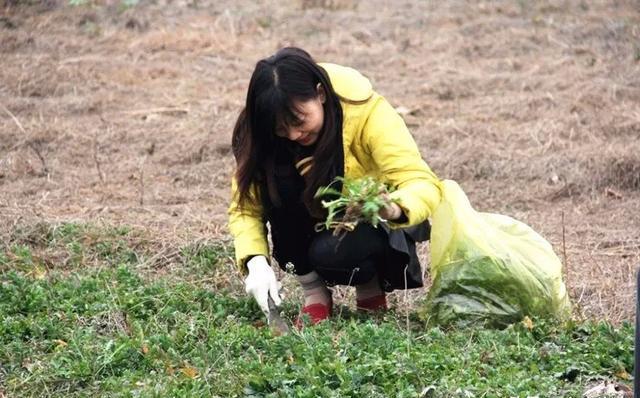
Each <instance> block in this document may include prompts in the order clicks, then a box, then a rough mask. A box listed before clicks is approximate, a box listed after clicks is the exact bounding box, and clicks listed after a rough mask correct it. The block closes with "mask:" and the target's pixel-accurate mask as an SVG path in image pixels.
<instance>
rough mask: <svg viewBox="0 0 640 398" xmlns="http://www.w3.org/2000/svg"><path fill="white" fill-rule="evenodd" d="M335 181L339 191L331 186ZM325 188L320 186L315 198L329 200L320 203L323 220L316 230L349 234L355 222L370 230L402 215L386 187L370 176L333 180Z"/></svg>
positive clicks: (335, 233) (355, 224)
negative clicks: (365, 224) (331, 230)
mask: <svg viewBox="0 0 640 398" xmlns="http://www.w3.org/2000/svg"><path fill="white" fill-rule="evenodd" d="M336 181H341V182H342V184H343V189H342V192H339V191H338V190H336V189H335V188H332V185H334V184H335V182H336ZM336 181H334V182H332V183H331V184H329V186H327V187H321V188H320V189H318V192H317V193H316V195H315V197H316V198H323V197H325V198H326V197H331V198H332V199H331V200H322V206H323V207H324V208H326V209H327V211H328V213H327V219H326V220H325V222H324V223H319V224H318V225H317V226H316V228H317V229H318V230H320V229H322V228H326V229H333V234H334V235H336V236H337V235H340V234H344V233H346V232H349V231H353V230H354V229H355V227H356V226H357V225H358V223H361V222H366V223H369V224H371V225H373V226H374V227H377V226H378V224H379V223H381V222H386V221H388V220H395V219H397V218H399V217H401V216H402V210H401V209H400V206H398V205H397V204H396V203H395V202H394V201H393V200H392V199H391V198H390V196H389V193H390V192H391V191H390V190H389V188H388V187H387V186H386V185H385V184H384V183H382V182H379V181H376V180H374V179H373V177H370V176H367V177H362V178H356V179H345V178H342V177H338V178H336Z"/></svg>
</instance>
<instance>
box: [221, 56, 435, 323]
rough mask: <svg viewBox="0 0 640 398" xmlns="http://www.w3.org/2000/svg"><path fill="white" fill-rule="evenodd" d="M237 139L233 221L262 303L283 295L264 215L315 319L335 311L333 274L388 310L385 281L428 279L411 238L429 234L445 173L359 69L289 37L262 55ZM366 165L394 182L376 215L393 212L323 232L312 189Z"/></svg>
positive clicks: (415, 283)
mask: <svg viewBox="0 0 640 398" xmlns="http://www.w3.org/2000/svg"><path fill="white" fill-rule="evenodd" d="M232 147H233V152H234V155H235V158H236V162H237V169H236V172H235V175H234V178H233V181H232V191H233V192H232V203H231V205H230V207H229V227H230V230H231V233H232V235H233V236H234V243H235V250H236V261H237V265H238V267H239V268H240V270H241V271H242V272H243V273H245V274H248V276H247V277H246V280H245V283H246V290H247V292H248V293H250V294H252V295H253V296H254V297H255V299H256V301H257V302H258V304H259V305H260V307H261V309H262V310H263V311H264V312H265V313H268V297H269V296H270V297H271V298H272V299H273V301H274V303H275V304H276V305H279V304H280V297H279V295H278V287H277V286H278V285H277V281H276V277H275V274H274V272H273V270H272V268H271V266H270V264H269V260H268V258H269V248H268V243H267V227H266V226H267V223H268V224H269V226H270V231H271V238H272V242H273V257H274V258H275V259H276V261H277V263H278V265H279V266H280V267H281V268H283V269H288V270H291V269H292V270H293V272H294V273H295V274H296V276H297V279H298V281H299V282H300V284H301V286H302V288H303V291H304V296H305V301H304V306H303V308H302V314H307V315H308V316H309V317H310V318H311V322H312V323H314V324H315V323H317V322H320V321H322V320H324V319H326V318H328V317H329V316H330V315H331V309H332V299H331V292H330V290H329V289H328V288H327V286H328V285H329V286H331V285H337V284H340V285H351V286H355V287H356V301H357V308H358V309H360V310H363V311H377V310H383V309H386V308H387V303H386V298H385V291H392V290H393V289H399V288H402V289H404V288H414V287H420V286H422V277H421V271H420V264H419V262H418V259H417V256H416V252H415V242H416V241H422V240H425V239H428V233H429V224H428V221H427V218H428V217H429V216H430V215H431V213H432V212H433V210H434V209H435V207H436V206H437V205H438V203H439V202H440V180H439V179H438V178H437V177H436V176H435V174H434V173H433V172H432V171H431V169H430V168H429V166H427V164H426V163H425V162H424V161H423V160H422V158H421V157H420V153H419V151H418V148H417V146H416V144H415V142H414V140H413V138H412V137H411V135H410V133H409V131H408V130H407V128H406V126H405V124H404V122H403V120H402V118H401V117H400V116H399V115H398V114H397V113H396V112H395V110H394V109H393V108H392V107H391V106H390V105H389V103H388V102H387V101H386V100H385V99H384V98H383V97H382V96H380V95H379V94H377V93H376V92H374V91H373V90H372V87H371V83H370V82H369V80H368V79H366V78H365V77H364V76H362V75H361V74H360V73H359V72H357V71H355V70H354V69H351V68H347V67H343V66H339V65H335V64H317V63H315V62H314V60H313V59H312V58H311V56H310V55H309V54H308V53H307V52H305V51H304V50H301V49H298V48H292V47H289V48H284V49H282V50H280V51H278V52H277V53H276V54H275V55H273V56H271V57H269V58H266V59H263V60H261V61H259V62H258V63H257V65H256V68H255V70H254V72H253V75H252V76H251V81H250V83H249V89H248V92H247V99H246V105H245V108H244V110H243V111H242V112H241V113H240V115H239V117H238V120H237V122H236V125H235V128H234V131H233V144H232ZM365 175H370V176H373V177H374V178H375V179H377V180H378V181H382V182H384V183H386V184H387V185H388V186H390V187H393V188H394V189H395V191H393V192H392V193H391V194H390V197H391V199H392V200H393V202H392V203H391V204H390V205H388V206H386V207H385V208H384V209H383V210H382V211H381V214H380V215H381V216H382V218H384V219H386V220H387V221H388V223H386V224H385V225H384V226H383V227H382V228H374V227H372V226H371V225H367V224H361V225H359V226H357V227H356V229H355V230H354V231H352V232H349V233H347V234H346V236H344V237H343V238H342V239H341V240H339V239H338V238H336V237H334V236H333V235H332V233H331V232H330V231H322V232H316V231H315V229H314V226H315V225H316V224H317V223H318V222H321V221H323V220H324V218H325V216H326V213H325V211H324V210H323V209H322V206H321V204H320V203H319V201H318V200H317V199H314V195H315V193H316V192H317V190H318V188H319V187H321V186H326V185H329V184H330V183H331V182H332V181H334V179H335V178H336V177H338V176H344V177H345V178H358V177H363V176H365ZM334 186H335V185H334ZM339 189H340V188H339Z"/></svg>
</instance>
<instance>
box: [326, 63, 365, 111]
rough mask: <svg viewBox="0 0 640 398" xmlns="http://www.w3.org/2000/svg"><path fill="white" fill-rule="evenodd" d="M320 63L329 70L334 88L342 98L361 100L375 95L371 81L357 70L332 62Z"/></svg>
mask: <svg viewBox="0 0 640 398" xmlns="http://www.w3.org/2000/svg"><path fill="white" fill-rule="evenodd" d="M318 65H320V67H322V69H324V70H325V71H326V72H327V74H328V75H329V80H331V85H332V86H333V90H334V91H335V92H336V94H338V96H340V97H341V98H342V99H346V100H348V101H354V102H360V101H366V100H368V99H369V98H371V95H373V87H372V86H371V82H370V81H369V79H367V78H366V77H364V76H363V75H362V74H361V73H360V72H358V71H357V70H355V69H353V68H349V67H347V66H341V65H336V64H331V63H320V64H318Z"/></svg>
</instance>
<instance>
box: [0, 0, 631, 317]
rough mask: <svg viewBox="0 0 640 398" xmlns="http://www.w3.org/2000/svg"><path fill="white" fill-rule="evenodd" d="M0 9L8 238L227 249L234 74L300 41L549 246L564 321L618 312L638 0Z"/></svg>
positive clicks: (627, 261) (483, 200)
mask: <svg viewBox="0 0 640 398" xmlns="http://www.w3.org/2000/svg"><path fill="white" fill-rule="evenodd" d="M5 1H8V2H7V3H6V4H4V5H3V6H2V9H1V11H0V231H2V234H3V235H4V236H6V235H7V234H8V233H10V231H11V230H12V229H13V228H14V227H15V226H16V225H30V224H33V223H35V222H37V221H46V222H59V221H70V220H71V221H90V222H106V223H110V224H113V223H116V224H119V223H123V224H131V225H134V226H138V227H142V228H144V229H145V230H147V231H149V232H150V234H152V235H153V236H156V237H158V239H174V240H176V241H185V240H193V239H213V238H220V237H224V238H225V239H226V238H227V235H226V226H225V224H226V205H227V201H228V197H229V195H228V181H229V178H230V174H231V172H232V169H233V166H234V161H233V158H232V155H231V153H230V147H229V144H230V137H231V128H232V125H233V122H234V120H235V117H236V115H237V113H238V111H239V110H240V108H241V106H242V104H243V102H244V95H245V89H246V86H247V84H248V79H249V76H250V74H251V71H252V70H253V66H254V65H255V62H256V61H257V60H258V59H260V58H262V57H266V56H268V55H270V54H271V53H273V52H274V51H275V50H276V49H278V48H279V47H281V46H284V45H297V46H300V47H303V48H305V49H307V50H308V51H309V52H311V53H312V54H313V55H314V56H315V58H316V59H317V60H319V61H331V62H335V63H340V64H344V65H349V66H353V67H355V68H357V69H359V70H360V71H361V72H363V73H364V74H365V75H367V76H368V77H369V78H370V79H371V80H372V82H373V83H374V87H375V88H376V90H377V91H378V92H380V93H381V94H383V95H385V96H386V97H387V98H388V99H389V100H390V102H391V103H392V104H393V105H394V106H397V107H402V108H401V111H402V114H403V115H404V117H405V120H406V121H407V124H408V125H409V127H410V129H411V131H412V133H413V134H414V136H415V138H416V141H417V142H418V144H419V145H420V148H421V150H422V153H423V156H424V158H425V159H426V160H427V162H428V163H429V164H430V165H431V166H432V168H433V169H434V171H435V172H436V173H437V174H438V175H439V176H440V177H441V178H450V179H454V180H457V181H458V182H459V183H460V184H461V186H462V187H463V189H465V191H466V192H467V194H468V195H469V197H470V199H471V202H472V204H474V206H475V207H476V208H477V209H479V210H483V211H490V212H497V213H502V214H507V215H510V216H513V217H515V218H518V219H520V220H522V221H524V222H526V223H528V224H530V225H531V226H532V227H533V228H534V229H536V230H537V231H539V232H541V233H542V234H543V235H544V236H545V237H546V238H547V239H549V240H550V241H551V242H552V243H553V245H554V248H555V249H556V252H557V253H558V254H559V255H560V256H561V258H563V259H565V258H566V263H567V267H566V271H567V281H568V285H569V288H570V292H571V296H572V298H573V301H574V303H576V304H577V312H576V314H577V315H578V316H580V315H581V314H582V315H583V316H586V317H590V318H604V319H608V320H610V321H613V322H619V321H621V320H624V319H631V318H632V316H633V311H634V286H635V284H634V280H635V277H634V275H635V272H636V269H637V268H638V266H639V265H640V3H639V2H638V1H577V2H575V1H554V2H546V1H544V2H542V1H540V2H529V1H496V2H461V1H449V2H437V1H419V0H413V1H404V0H403V1H395V2H390V1H378V0H375V1H364V0H362V1H357V0H343V1H341V0H315V1H314V0H298V1H281V2H277V4H278V5H277V7H275V8H274V6H273V5H272V4H276V3H275V2H270V1H247V0H241V1H236V2H222V1H211V0H192V1H183V0H178V1H165V0H158V1H155V2H149V3H147V2H146V1H144V0H141V1H140V4H138V5H135V6H126V4H124V3H120V2H111V3H102V2H97V3H92V2H88V3H86V4H84V5H80V6H70V5H67V4H66V3H61V2H58V3H56V2H55V0H49V1H47V2H45V3H37V4H30V5H29V4H28V3H27V5H25V4H22V3H21V2H19V1H18V2H17V3H18V4H17V5H16V2H15V1H9V0H5ZM563 235H564V237H563ZM423 250H425V249H423ZM427 263H428V262H425V264H427Z"/></svg>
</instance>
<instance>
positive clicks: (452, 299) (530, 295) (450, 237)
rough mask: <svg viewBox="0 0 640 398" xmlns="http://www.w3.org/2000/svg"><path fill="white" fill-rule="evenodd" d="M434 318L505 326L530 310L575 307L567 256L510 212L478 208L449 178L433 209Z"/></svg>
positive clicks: (429, 306)
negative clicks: (571, 300) (565, 261)
mask: <svg viewBox="0 0 640 398" xmlns="http://www.w3.org/2000/svg"><path fill="white" fill-rule="evenodd" d="M431 277H432V280H433V284H432V286H431V289H430V290H429V294H428V295H427V299H426V303H425V307H424V311H421V315H422V316H423V317H424V318H425V319H426V320H427V321H428V323H429V324H439V325H451V324H458V325H465V324H469V323H473V324H477V323H484V324H486V325H488V326H497V327H501V326H506V325H508V324H510V323H514V322H517V321H519V320H521V319H523V318H524V317H525V316H530V317H537V318H550V317H554V318H558V319H566V318H568V317H569V316H570V314H571V305H570V303H569V297H568V295H567V290H566V287H565V285H564V282H563V281H562V263H561V262H560V259H559V258H558V256H556V254H555V253H554V252H553V249H552V248H551V245H550V244H549V242H547V241H546V240H545V239H544V238H542V237H541V236H540V235H539V234H538V233H536V232H535V231H534V230H533V229H531V228H530V227H529V226H527V225H526V224H524V223H521V222H520V221H517V220H514V219H513V218H511V217H507V216H503V215H499V214H490V213H480V212H476V211H475V210H474V209H473V208H472V207H471V204H470V203H469V199H468V198H467V196H466V195H465V194H464V192H463V191H462V189H461V188H460V186H459V185H458V184H457V183H456V182H455V181H451V180H445V181H443V198H442V202H441V204H440V205H439V206H438V208H437V209H436V211H435V212H434V214H433V216H432V229H431Z"/></svg>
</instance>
